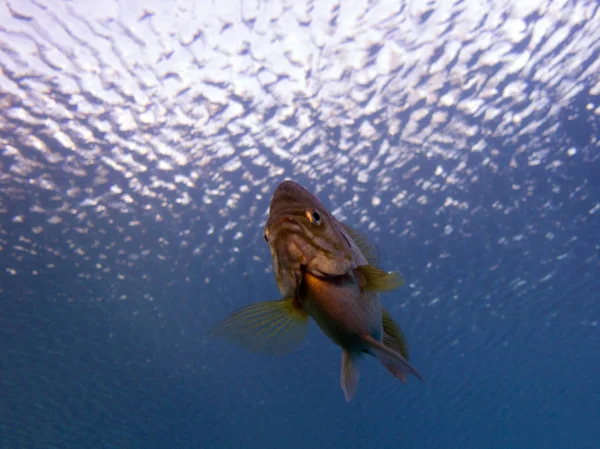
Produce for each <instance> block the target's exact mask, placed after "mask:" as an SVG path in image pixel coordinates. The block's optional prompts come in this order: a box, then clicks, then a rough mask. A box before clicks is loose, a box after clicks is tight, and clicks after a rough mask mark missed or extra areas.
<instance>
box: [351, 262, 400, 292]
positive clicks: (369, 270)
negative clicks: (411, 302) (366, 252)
mask: <svg viewBox="0 0 600 449" xmlns="http://www.w3.org/2000/svg"><path fill="white" fill-rule="evenodd" d="M357 270H358V271H359V272H360V273H361V274H362V276H363V280H364V282H363V284H362V288H363V289H365V290H375V291H380V292H383V291H390V290H395V289H396V288H398V287H401V286H402V285H404V279H402V276H401V275H400V273H398V272H396V271H392V272H391V273H388V272H387V271H384V270H382V269H381V268H378V267H376V266H374V265H361V266H359V267H358V268H357Z"/></svg>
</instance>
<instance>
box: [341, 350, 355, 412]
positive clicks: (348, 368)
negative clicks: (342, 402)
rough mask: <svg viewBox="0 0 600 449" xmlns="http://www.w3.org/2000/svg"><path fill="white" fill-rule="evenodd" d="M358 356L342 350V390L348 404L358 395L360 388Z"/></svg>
mask: <svg viewBox="0 0 600 449" xmlns="http://www.w3.org/2000/svg"><path fill="white" fill-rule="evenodd" d="M359 357H360V356H359V355H357V354H352V353H350V352H348V351H347V350H346V349H343V350H342V372H341V376H340V384H341V386H342V390H344V396H346V402H350V401H351V400H352V398H353V397H354V395H355V394H356V387H357V386H358V377H359V374H360V372H359V370H358V358H359Z"/></svg>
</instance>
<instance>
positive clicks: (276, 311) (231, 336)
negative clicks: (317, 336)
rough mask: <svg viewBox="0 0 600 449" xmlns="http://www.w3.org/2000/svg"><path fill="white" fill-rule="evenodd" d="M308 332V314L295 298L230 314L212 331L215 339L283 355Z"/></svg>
mask: <svg viewBox="0 0 600 449" xmlns="http://www.w3.org/2000/svg"><path fill="white" fill-rule="evenodd" d="M307 330H308V313H306V311H305V310H304V309H303V308H302V306H301V305H300V303H298V301H297V300H296V299H280V300H276V301H266V302H259V303H256V304H251V305H249V306H247V307H244V308H242V309H240V310H238V311H237V312H234V313H233V314H232V315H230V316H229V317H228V318H226V319H224V320H223V321H221V322H219V323H218V324H217V325H216V326H215V327H214V328H213V329H212V333H213V334H214V335H215V336H219V337H223V338H225V339H228V340H231V341H234V342H236V343H238V344H239V345H240V346H242V347H244V348H246V349H248V350H250V351H254V352H262V353H268V354H285V353H287V352H289V351H291V350H292V349H293V348H294V347H296V346H297V345H298V344H299V343H300V342H301V341H302V339H303V338H304V336H305V335H306V331H307Z"/></svg>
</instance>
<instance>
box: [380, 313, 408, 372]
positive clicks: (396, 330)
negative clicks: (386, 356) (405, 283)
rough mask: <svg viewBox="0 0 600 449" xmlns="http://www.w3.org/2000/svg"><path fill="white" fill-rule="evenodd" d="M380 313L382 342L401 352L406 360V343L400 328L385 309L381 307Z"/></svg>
mask: <svg viewBox="0 0 600 449" xmlns="http://www.w3.org/2000/svg"><path fill="white" fill-rule="evenodd" d="M381 315H382V318H383V319H382V321H383V344H384V345H385V346H387V347H389V348H392V349H395V350H396V351H398V352H399V353H400V354H402V357H404V358H405V359H406V360H408V359H409V357H408V344H407V343H406V338H404V334H403V333H402V329H400V326H398V324H396V322H395V321H394V319H393V318H392V317H391V315H390V313H389V312H388V311H387V310H385V309H383V308H382V309H381Z"/></svg>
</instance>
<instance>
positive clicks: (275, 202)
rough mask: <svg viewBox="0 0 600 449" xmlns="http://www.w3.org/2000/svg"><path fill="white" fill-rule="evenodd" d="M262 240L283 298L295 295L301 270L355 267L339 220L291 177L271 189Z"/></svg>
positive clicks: (331, 271)
mask: <svg viewBox="0 0 600 449" xmlns="http://www.w3.org/2000/svg"><path fill="white" fill-rule="evenodd" d="M265 240H266V241H267V243H268V244H269V247H270V249H271V256H272V259H273V271H274V273H275V279H276V281H277V285H278V287H279V291H280V293H281V295H282V297H284V298H289V297H293V296H295V294H296V292H297V289H298V288H299V286H300V284H301V283H302V279H303V273H304V272H309V273H311V274H312V275H314V276H321V277H327V276H340V275H343V274H345V273H347V272H348V271H350V270H352V269H354V268H356V262H355V259H354V255H353V251H352V248H351V245H350V242H349V240H348V238H347V236H346V235H345V233H344V232H343V229H342V227H341V225H340V223H339V222H338V221H337V220H336V218H335V217H334V216H333V215H332V214H331V213H330V212H329V210H327V208H326V207H325V206H324V205H323V203H321V201H319V199H318V198H317V197H316V196H314V195H313V194H312V193H310V192H309V191H308V190H306V189H305V188H304V187H302V186H300V185H299V184H296V183H295V182H293V181H284V182H282V183H281V184H280V185H279V186H278V187H277V188H276V189H275V192H274V194H273V198H272V199H271V204H270V208H269V218H268V220H267V224H266V226H265Z"/></svg>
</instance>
